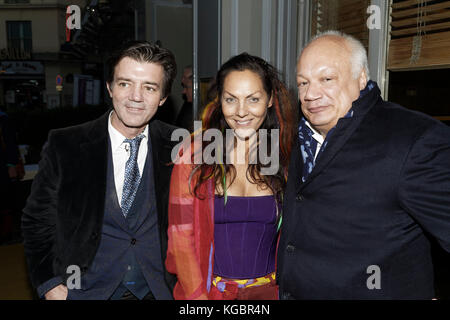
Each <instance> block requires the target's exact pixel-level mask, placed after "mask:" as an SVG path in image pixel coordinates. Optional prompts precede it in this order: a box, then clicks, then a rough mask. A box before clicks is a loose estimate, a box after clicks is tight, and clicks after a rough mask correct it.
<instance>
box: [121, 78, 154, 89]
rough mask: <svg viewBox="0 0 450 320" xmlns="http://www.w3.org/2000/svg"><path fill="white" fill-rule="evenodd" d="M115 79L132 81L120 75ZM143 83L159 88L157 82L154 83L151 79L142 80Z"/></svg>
mask: <svg viewBox="0 0 450 320" xmlns="http://www.w3.org/2000/svg"><path fill="white" fill-rule="evenodd" d="M116 81H127V82H133V81H132V80H131V79H128V78H122V77H120V78H117V80H116ZM144 84H149V85H152V86H156V87H158V88H159V84H158V83H156V82H152V81H145V82H144Z"/></svg>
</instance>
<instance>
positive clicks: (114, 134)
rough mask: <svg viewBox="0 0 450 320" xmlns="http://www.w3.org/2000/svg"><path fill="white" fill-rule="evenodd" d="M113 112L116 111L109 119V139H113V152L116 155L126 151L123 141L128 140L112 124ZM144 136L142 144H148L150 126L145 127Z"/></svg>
mask: <svg viewBox="0 0 450 320" xmlns="http://www.w3.org/2000/svg"><path fill="white" fill-rule="evenodd" d="M113 112H114V111H111V113H110V114H109V118H108V133H109V138H110V139H111V150H112V152H113V153H115V152H119V151H121V150H122V149H125V143H124V142H123V141H124V140H125V139H126V137H125V136H124V135H123V134H121V133H120V132H119V131H118V130H117V129H116V128H114V127H113V125H112V123H111V116H112V113H113ZM142 134H143V135H144V139H142V142H146V141H147V138H148V124H147V125H146V126H145V129H144V131H143V132H142ZM142 142H141V143H142Z"/></svg>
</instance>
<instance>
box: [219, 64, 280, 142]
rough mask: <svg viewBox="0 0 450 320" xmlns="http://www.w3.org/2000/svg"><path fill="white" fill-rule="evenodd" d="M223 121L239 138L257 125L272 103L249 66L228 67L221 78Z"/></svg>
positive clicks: (246, 134)
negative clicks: (227, 71)
mask: <svg viewBox="0 0 450 320" xmlns="http://www.w3.org/2000/svg"><path fill="white" fill-rule="evenodd" d="M221 104H222V113H223V115H224V117H225V121H226V122H227V123H228V125H229V126H230V128H232V129H233V130H234V132H235V134H236V135H237V136H238V137H240V138H248V137H250V136H252V135H253V134H254V133H255V132H256V131H257V130H258V129H259V127H261V125H262V123H263V122H264V119H265V118H266V115H267V108H270V107H271V106H272V97H271V96H269V93H267V92H266V91H265V90H264V86H263V83H262V81H261V78H260V77H259V75H258V74H257V73H255V72H253V71H250V70H244V71H232V72H230V73H229V74H228V75H227V76H226V77H225V80H224V84H223V92H222V96H221Z"/></svg>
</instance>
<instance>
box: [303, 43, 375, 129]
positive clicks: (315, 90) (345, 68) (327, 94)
mask: <svg viewBox="0 0 450 320" xmlns="http://www.w3.org/2000/svg"><path fill="white" fill-rule="evenodd" d="M350 58H351V51H350V49H349V48H348V47H347V45H346V43H345V42H344V41H343V40H341V39H340V38H338V37H335V36H327V37H323V38H319V39H318V40H316V41H314V42H312V43H311V44H310V45H309V46H308V47H307V48H306V49H305V50H304V51H303V53H302V55H301V56H300V59H299V61H298V64H297V86H298V96H299V99H300V101H301V108H302V111H303V114H304V115H305V117H306V119H307V120H308V121H309V123H310V124H311V125H312V126H313V127H314V128H315V129H316V130H317V131H319V132H320V134H322V136H324V137H325V136H326V135H327V133H328V131H329V130H330V129H331V128H333V127H334V126H335V125H336V124H337V122H338V120H339V118H342V117H344V116H345V115H346V114H347V112H348V111H349V110H350V108H351V106H352V103H353V101H355V100H357V99H358V97H359V92H360V90H363V89H364V87H365V85H366V83H367V80H366V76H365V73H364V72H363V71H361V74H360V76H359V77H357V78H356V79H355V78H354V77H353V75H352V68H351V63H350Z"/></svg>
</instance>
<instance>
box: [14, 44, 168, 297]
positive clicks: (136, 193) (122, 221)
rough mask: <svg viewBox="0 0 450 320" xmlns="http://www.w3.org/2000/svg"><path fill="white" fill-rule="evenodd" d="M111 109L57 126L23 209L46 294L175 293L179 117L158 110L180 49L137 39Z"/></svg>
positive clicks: (117, 74)
mask: <svg viewBox="0 0 450 320" xmlns="http://www.w3.org/2000/svg"><path fill="white" fill-rule="evenodd" d="M109 64H110V70H111V74H110V76H109V79H108V81H107V87H108V91H109V94H110V96H111V98H112V102H113V107H114V109H113V110H112V111H109V112H107V113H106V114H105V115H103V116H102V117H101V118H99V119H97V120H94V121H91V122H88V123H85V124H82V125H78V126H74V127H70V128H65V129H59V130H53V131H51V132H50V134H49V138H48V141H47V144H46V146H45V147H44V150H43V153H42V160H41V162H40V163H39V172H38V174H37V176H36V178H35V180H34V182H33V186H32V190H31V195H30V197H29V199H28V201H27V205H26V207H25V209H24V214H23V218H22V230H23V235H24V246H25V253H26V257H27V261H28V266H29V270H30V277H31V281H32V284H33V286H34V287H36V288H37V291H38V294H39V296H40V297H44V296H45V298H46V299H171V298H172V288H173V285H174V282H175V279H174V278H173V276H171V275H170V274H168V273H167V272H166V270H165V267H164V261H165V257H166V250H167V206H168V203H167V201H168V193H169V182H170V174H171V170H172V167H171V166H170V163H171V158H170V155H171V151H172V150H171V149H172V146H173V145H174V143H173V142H171V133H172V131H173V130H174V127H172V126H169V125H167V124H165V123H163V122H160V121H158V120H152V117H153V115H154V114H155V113H156V111H157V109H158V107H159V106H161V105H162V104H163V103H164V101H165V100H166V98H167V96H168V95H169V93H170V89H171V86H172V83H173V79H174V78H175V75H176V63H175V59H174V56H173V54H172V53H171V52H170V51H168V50H167V49H164V48H161V47H159V46H157V45H153V44H150V43H148V42H134V43H131V44H128V45H126V46H125V47H124V48H123V49H121V50H119V51H118V52H116V53H115V54H114V55H113V56H112V58H111V59H110V63H109Z"/></svg>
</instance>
